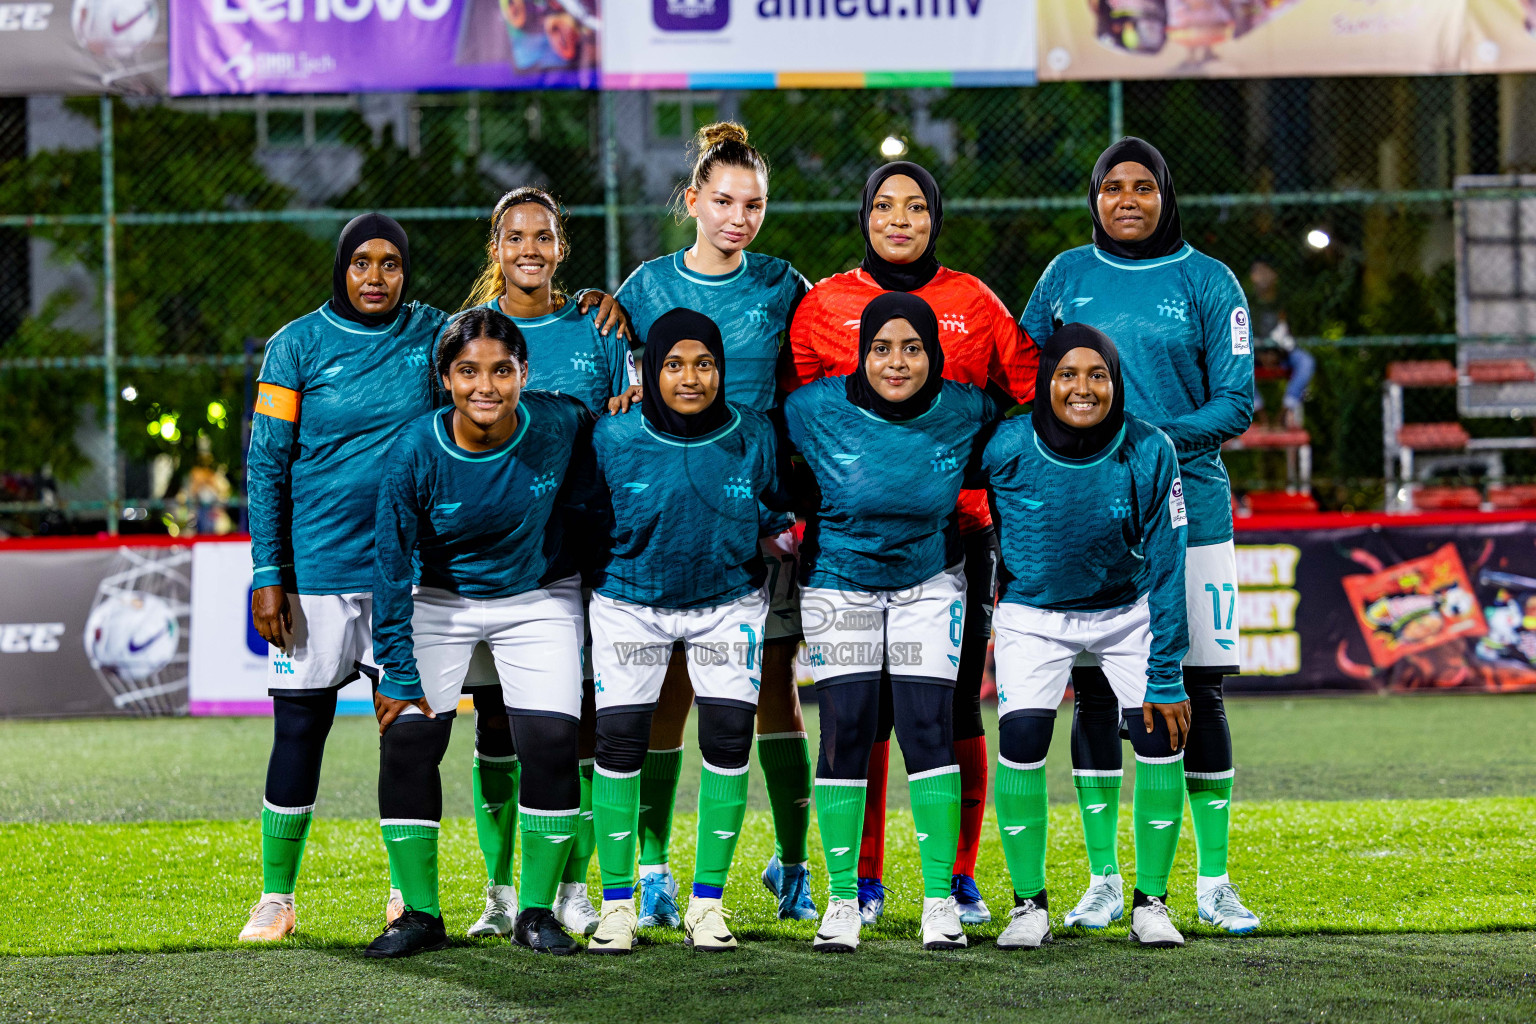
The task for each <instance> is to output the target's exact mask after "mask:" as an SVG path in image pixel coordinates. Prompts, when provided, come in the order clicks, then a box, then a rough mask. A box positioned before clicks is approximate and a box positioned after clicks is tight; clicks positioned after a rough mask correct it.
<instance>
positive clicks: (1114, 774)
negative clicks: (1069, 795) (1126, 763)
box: [1072, 768, 1125, 779]
mask: <svg viewBox="0 0 1536 1024" xmlns="http://www.w3.org/2000/svg"><path fill="white" fill-rule="evenodd" d="M1072 777H1073V778H1074V779H1123V778H1125V769H1123V768H1112V769H1098V768H1073V769H1072Z"/></svg>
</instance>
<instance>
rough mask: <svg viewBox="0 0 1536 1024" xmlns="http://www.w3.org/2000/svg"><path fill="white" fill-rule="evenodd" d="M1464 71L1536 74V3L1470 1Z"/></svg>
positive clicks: (1497, 0)
mask: <svg viewBox="0 0 1536 1024" xmlns="http://www.w3.org/2000/svg"><path fill="white" fill-rule="evenodd" d="M1463 56H1464V63H1463V65H1462V69H1463V70H1464V71H1470V72H1472V73H1474V74H1487V73H1490V72H1495V71H1536V0H1469V2H1468V4H1467V38H1466V52H1465V54H1464V55H1463Z"/></svg>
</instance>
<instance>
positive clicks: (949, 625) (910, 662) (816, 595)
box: [800, 566, 965, 683]
mask: <svg viewBox="0 0 1536 1024" xmlns="http://www.w3.org/2000/svg"><path fill="white" fill-rule="evenodd" d="M800 607H801V616H802V619H803V622H804V625H805V654H806V659H807V660H808V662H809V664H810V670H811V678H812V679H813V680H815V681H816V682H817V683H823V682H826V681H828V680H837V679H841V680H844V681H847V682H855V681H859V680H865V679H870V678H874V679H878V678H879V677H880V670H881V669H882V668H884V667H887V666H888V667H889V669H890V673H891V679H892V681H901V680H905V681H910V682H922V683H932V682H943V683H953V682H954V681H955V677H956V676H957V675H958V674H959V672H960V642H961V640H962V639H963V638H964V633H965V572H964V570H963V569H961V568H960V567H958V566H957V567H955V568H953V569H946V570H945V571H944V572H941V573H939V574H938V575H937V576H934V577H932V578H930V579H926V580H924V581H923V582H922V583H920V584H918V585H917V586H915V587H911V588H909V589H907V590H887V591H873V592H871V591H862V590H833V589H830V588H823V587H806V588H805V589H804V590H803V591H802V593H801V599H800Z"/></svg>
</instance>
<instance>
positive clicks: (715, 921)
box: [683, 896, 736, 953]
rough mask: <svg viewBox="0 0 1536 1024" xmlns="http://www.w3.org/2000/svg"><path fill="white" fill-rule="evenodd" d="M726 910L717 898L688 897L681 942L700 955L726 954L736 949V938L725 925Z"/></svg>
mask: <svg viewBox="0 0 1536 1024" xmlns="http://www.w3.org/2000/svg"><path fill="white" fill-rule="evenodd" d="M725 916H726V909H725V906H724V904H722V903H721V902H720V900H719V899H718V898H716V899H710V898H708V897H706V896H690V897H688V912H687V913H686V914H684V915H683V942H684V943H686V944H687V945H689V946H692V947H693V948H694V949H695V950H697V951H698V952H700V953H726V952H729V951H731V950H733V949H735V948H736V936H734V935H732V934H731V928H730V926H729V925H727V924H726V923H725Z"/></svg>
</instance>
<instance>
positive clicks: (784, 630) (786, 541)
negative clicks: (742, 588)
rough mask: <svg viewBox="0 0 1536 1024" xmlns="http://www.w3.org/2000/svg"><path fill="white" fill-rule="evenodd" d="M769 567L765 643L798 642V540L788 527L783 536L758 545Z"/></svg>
mask: <svg viewBox="0 0 1536 1024" xmlns="http://www.w3.org/2000/svg"><path fill="white" fill-rule="evenodd" d="M757 547H758V550H759V551H761V552H762V554H763V564H764V565H766V566H767V567H768V579H767V582H766V583H764V587H765V588H766V589H767V591H768V622H767V627H766V628H767V630H768V633H767V636H765V637H764V639H765V640H789V639H799V637H800V635H801V630H800V583H799V577H800V539H799V538H798V537H796V536H795V531H794V528H793V527H791V528H790V529H788V530H785V531H784V532H783V533H780V534H776V535H775V536H772V537H764V538H763V539H761V540H759V541H758V542H757Z"/></svg>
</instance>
